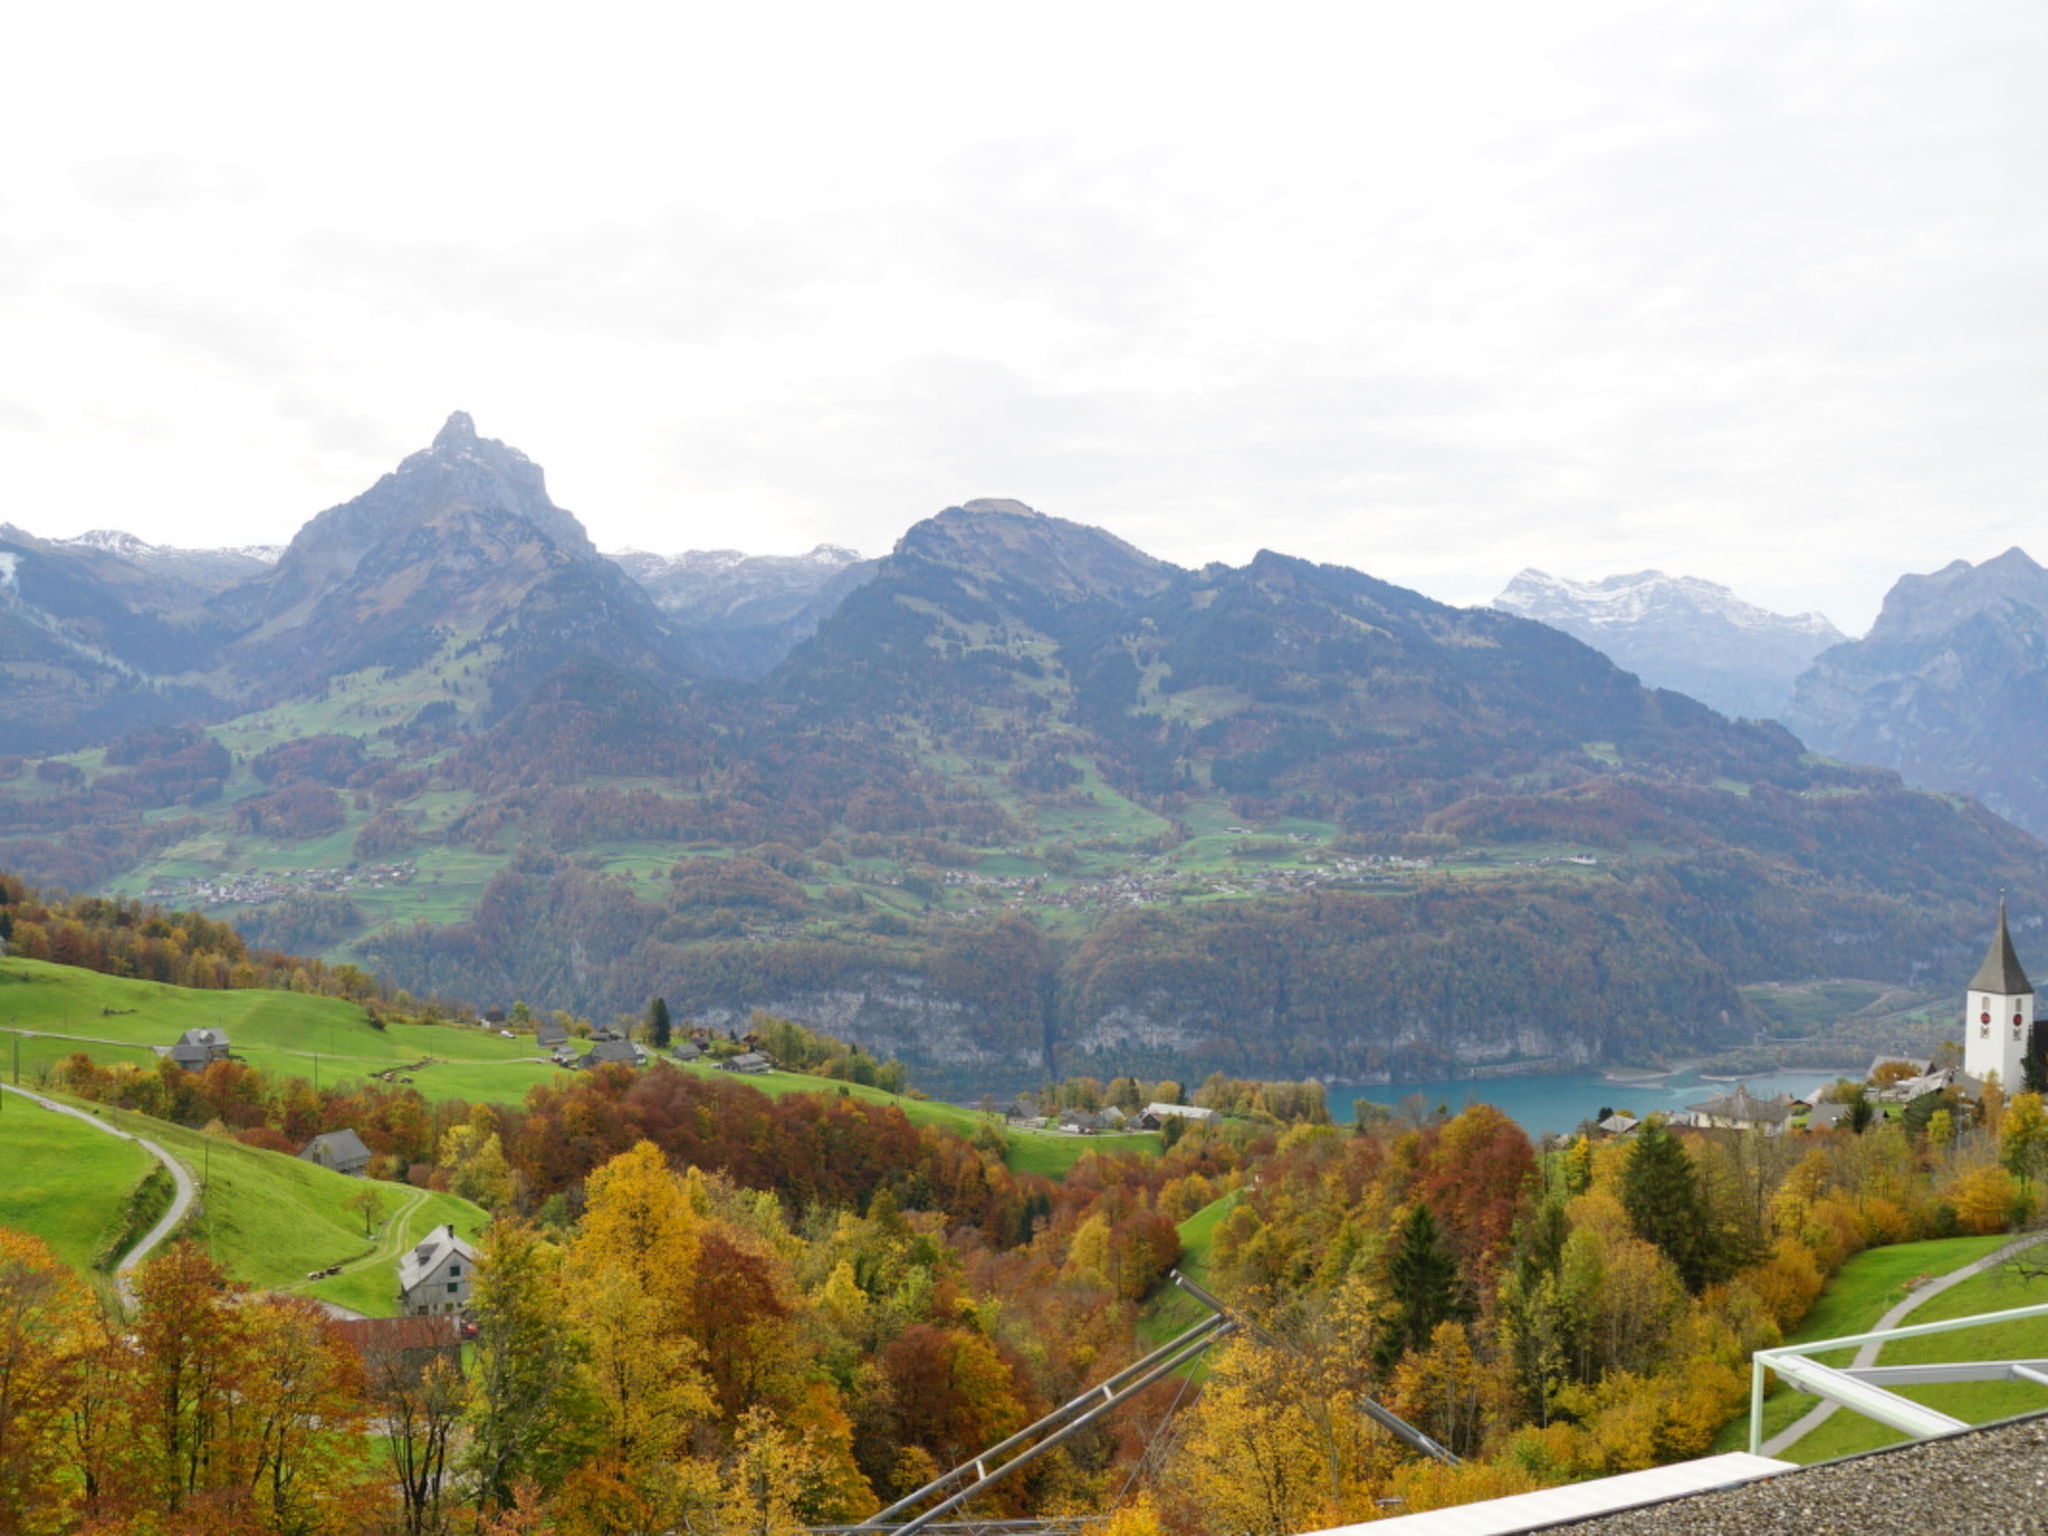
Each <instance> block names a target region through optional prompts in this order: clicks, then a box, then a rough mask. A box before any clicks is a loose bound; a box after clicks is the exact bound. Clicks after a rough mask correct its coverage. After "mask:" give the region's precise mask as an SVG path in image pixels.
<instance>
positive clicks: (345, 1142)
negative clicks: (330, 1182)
mask: <svg viewBox="0 0 2048 1536" xmlns="http://www.w3.org/2000/svg"><path fill="white" fill-rule="evenodd" d="M371 1155H372V1154H371V1152H370V1149H369V1148H368V1147H366V1146H364V1145H363V1138H362V1137H360V1136H358V1135H357V1134H356V1133H355V1132H354V1131H324V1132H322V1133H321V1134H320V1135H318V1136H315V1137H314V1138H313V1139H312V1140H311V1141H309V1142H307V1143H306V1145H305V1147H304V1148H303V1149H302V1150H301V1151H300V1152H299V1157H300V1159H301V1160H302V1161H304V1162H308V1163H318V1164H319V1165H320V1166H321V1167H322V1168H331V1169H333V1170H334V1171H335V1172H336V1173H345V1174H347V1175H348V1176H349V1177H350V1178H354V1179H359V1178H361V1177H362V1176H363V1171H364V1170H365V1169H366V1168H368V1167H369V1166H370V1158H371Z"/></svg>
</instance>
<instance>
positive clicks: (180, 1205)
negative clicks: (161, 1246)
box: [0, 1083, 199, 1307]
mask: <svg viewBox="0 0 2048 1536" xmlns="http://www.w3.org/2000/svg"><path fill="white" fill-rule="evenodd" d="M0 1092H4V1093H11V1094H14V1095H16V1096H17V1097H19V1098H24V1099H27V1100H28V1101H29V1102H30V1103H31V1104H40V1105H41V1106H42V1107H43V1108H44V1109H48V1110H53V1111H55V1112H56V1113H57V1114H60V1115H69V1116H71V1118H72V1119H74V1120H83V1121H84V1122H85V1123H86V1124H87V1125H89V1126H91V1127H92V1128H93V1129H94V1130H96V1131H99V1132H101V1133H102V1134H104V1135H107V1136H112V1137H115V1138H116V1139H118V1140H120V1141H132V1142H134V1143H135V1144H136V1145H137V1146H138V1147H140V1148H142V1150H143V1151H145V1152H147V1153H148V1154H149V1155H150V1156H151V1157H153V1158H155V1159H156V1160H157V1161H158V1162H160V1163H162V1164H163V1165H164V1167H165V1168H167V1169H169V1170H170V1175H171V1182H172V1183H173V1184H174V1185H176V1186H177V1192H176V1194H175V1195H174V1196H173V1197H172V1199H171V1208H170V1209H169V1210H167V1211H165V1212H164V1214H163V1219H162V1220H161V1221H159V1222H158V1223H157V1224H156V1225H155V1226H153V1227H151V1228H150V1229H149V1230H148V1231H147V1232H145V1233H143V1234H142V1239H141V1241H140V1242H138V1243H136V1245H135V1246H134V1247H133V1248H130V1249H129V1250H128V1251H127V1252H126V1253H125V1254H123V1255H122V1256H121V1262H120V1263H118V1264H116V1265H115V1266H114V1286H115V1289H117V1290H118V1291H119V1292H120V1293H121V1304H122V1305H123V1306H124V1307H133V1306H134V1305H135V1289H134V1286H133V1283H132V1281H131V1278H130V1277H131V1276H132V1274H133V1272H134V1269H135V1266H136V1265H138V1264H140V1263H141V1262H142V1261H143V1260H144V1259H146V1258H148V1257H149V1255H150V1253H151V1252H152V1251H153V1250H154V1249H155V1248H156V1245H157V1244H158V1243H161V1242H162V1241H163V1240H164V1239H165V1238H167V1237H169V1236H170V1235H171V1234H172V1233H173V1232H175V1231H177V1229H178V1225H179V1223H181V1222H182V1221H184V1219H185V1217H186V1215H187V1214H188V1213H189V1212H190V1211H191V1209H192V1202H193V1201H194V1200H195V1199H197V1198H198V1196H199V1186H198V1185H196V1184H194V1183H193V1182H192V1175H191V1174H189V1173H187V1172H186V1171H185V1165H184V1164H183V1163H181V1162H179V1161H178V1160H177V1159H176V1158H175V1157H173V1156H171V1154H170V1153H168V1152H166V1151H165V1150H164V1149H163V1148H162V1147H160V1146H158V1145H157V1144H156V1143H155V1142H153V1141H151V1140H150V1139H149V1138H148V1137H147V1136H133V1135H130V1134H129V1133H128V1132H127V1131H123V1130H117V1129H116V1128H115V1127H113V1126H111V1125H109V1124H107V1122H106V1121H104V1120H102V1119H100V1118H99V1117H98V1116H97V1115H93V1114H91V1113H89V1112H87V1111H86V1110H83V1109H77V1108H74V1107H73V1106H72V1105H69V1104H60V1103H58V1102H57V1101H56V1100H55V1099H46V1098H44V1097H43V1096H42V1095H41V1094H40V1093H31V1092H30V1091H29V1090H28V1089H26V1088H17V1087H15V1086H14V1085H13V1084H12V1083H0Z"/></svg>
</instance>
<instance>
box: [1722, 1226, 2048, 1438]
mask: <svg viewBox="0 0 2048 1536" xmlns="http://www.w3.org/2000/svg"><path fill="white" fill-rule="evenodd" d="M2042 1242H2048V1232H2030V1233H2028V1234H2027V1235H2026V1236H2025V1237H2021V1238H2017V1239H2015V1240H2014V1241H2012V1242H2010V1243H2007V1244H2006V1245H2005V1246H2004V1247H2002V1248H2000V1249H1999V1250H1998V1251H1997V1252H1996V1253H1988V1254H1986V1255H1985V1256H1984V1257H1983V1258H1981V1259H1976V1260H1973V1261H1972V1262H1970V1263H1968V1264H1965V1265H1963V1267H1962V1268H1960V1269H1952V1270H1950V1271H1949V1272H1948V1273H1947V1274H1945V1275H1943V1276H1941V1277H1940V1278H1939V1279H1935V1280H1930V1281H1928V1282H1927V1283H1926V1284H1925V1285H1923V1286H1921V1287H1920V1288H1919V1289H1918V1290H1916V1291H1914V1292H1913V1294H1912V1295H1910V1296H1908V1297H1907V1298H1906V1299H1905V1300H1904V1301H1902V1302H1900V1303H1899V1304H1898V1305H1897V1306H1895V1307H1893V1308H1892V1309H1891V1310H1890V1311H1889V1312H1887V1313H1885V1315H1884V1316H1883V1317H1880V1318H1879V1319H1878V1320H1877V1321H1876V1322H1875V1323H1874V1324H1872V1325H1871V1326H1870V1327H1869V1328H1865V1329H1860V1330H1858V1331H1859V1332H1863V1333H1879V1332H1882V1331H1883V1330H1884V1329H1887V1328H1896V1327H1898V1326H1899V1325H1900V1324H1901V1323H1903V1322H1905V1320H1906V1318H1907V1317H1908V1316H1910V1315H1911V1314H1912V1313H1913V1312H1914V1311H1915V1310H1917V1309H1918V1308H1919V1307H1921V1306H1923V1305H1925V1304H1926V1303H1927V1302H1930V1301H1932V1300H1934V1298H1935V1297H1937V1296H1939V1295H1940V1294H1941V1293H1942V1292H1943V1291H1945V1290H1947V1289H1948V1288H1949V1287H1950V1286H1954V1285H1961V1284H1962V1283H1963V1282H1964V1281H1965V1280H1967V1279H1969V1278H1970V1277H1971V1276H1972V1275H1981V1274H1983V1273H1984V1271H1985V1270H1987V1269H1990V1268H1991V1267H1992V1266H1993V1265H1995V1264H2003V1263H2004V1262H2005V1261H2006V1260H2007V1259H2009V1258H2011V1257H2012V1256H2013V1255H2014V1254H2016V1253H2020V1252H2022V1251H2024V1250H2025V1249H2028V1248H2032V1247H2033V1246H2034V1245H2035V1244H2037V1243H2042ZM1883 1350H1884V1340H1882V1339H1879V1340H1877V1341H1875V1342H1874V1343H1870V1344H1865V1345H1864V1346H1863V1347H1862V1348H1860V1349H1858V1350H1857V1351H1856V1358H1855V1360H1854V1361H1853V1362H1852V1364H1851V1369H1861V1368H1862V1367H1864V1366H1871V1365H1875V1364H1877V1357H1878V1355H1879V1354H1880V1353H1882V1352H1883ZM1840 1406H1841V1405H1840V1404H1839V1403H1834V1402H1828V1401H1822V1402H1818V1403H1815V1404H1814V1405H1813V1407H1811V1408H1809V1409H1807V1411H1806V1412H1805V1414H1803V1415H1802V1416H1801V1417H1799V1418H1797V1419H1795V1420H1794V1421H1793V1422H1792V1423H1790V1424H1788V1425H1786V1426H1785V1428H1783V1429H1781V1430H1779V1431H1778V1432H1777V1433H1776V1434H1775V1435H1773V1436H1771V1438H1770V1439H1768V1440H1766V1441H1765V1442H1764V1443H1763V1446H1762V1448H1761V1449H1762V1451H1763V1454H1764V1455H1766V1456H1782V1455H1784V1453H1785V1452H1786V1451H1788V1450H1790V1449H1791V1448H1792V1447H1793V1446H1795V1445H1797V1444H1798V1443H1799V1442H1800V1441H1801V1440H1804V1439H1805V1438H1806V1437H1807V1436H1808V1435H1810V1434H1812V1433H1813V1431H1815V1430H1816V1429H1818V1428H1820V1426H1821V1425H1823V1424H1825V1423H1826V1422H1827V1421H1828V1420H1829V1419H1830V1418H1832V1417H1833V1416H1834V1412H1835V1410H1836V1409H1837V1408H1838V1407H1840Z"/></svg>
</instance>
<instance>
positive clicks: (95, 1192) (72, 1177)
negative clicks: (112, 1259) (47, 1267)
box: [0, 1093, 156, 1270]
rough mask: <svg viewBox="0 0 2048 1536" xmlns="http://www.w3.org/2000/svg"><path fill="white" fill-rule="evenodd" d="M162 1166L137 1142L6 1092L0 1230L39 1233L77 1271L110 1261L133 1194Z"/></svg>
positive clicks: (0, 1144)
mask: <svg viewBox="0 0 2048 1536" xmlns="http://www.w3.org/2000/svg"><path fill="white" fill-rule="evenodd" d="M155 1166H156V1159H155V1158H153V1157H151V1156H150V1155H149V1154H148V1153H147V1152H145V1151H143V1150H142V1148H140V1147H138V1146H137V1145H135V1143H134V1142H132V1141H118V1140H116V1139H115V1138H114V1137H112V1136H108V1135H106V1134H104V1133H102V1132H100V1131H96V1130H94V1129H93V1128H92V1127H91V1126H89V1125H86V1124H84V1123H83V1122H81V1121H79V1120H76V1119H74V1118H73V1117H72V1116H70V1115H64V1114H58V1113H57V1112H56V1111H54V1110H48V1109H45V1108H43V1107H42V1105H40V1104H37V1103H35V1102H34V1101H32V1100H29V1099H24V1098H20V1097H18V1096H17V1095H15V1094H11V1093H8V1094H0V1169H5V1170H6V1178H5V1180H4V1181H0V1227H12V1228H14V1229H15V1230H16V1231H18V1232H33V1233H34V1234H35V1235H36V1236H37V1237H40V1238H42V1239H44V1240H45V1241H46V1242H48V1243H49V1245H50V1246H51V1247H52V1248H54V1249H55V1250H56V1251H57V1256H58V1257H59V1258H61V1259H62V1260H63V1261H64V1262H65V1263H67V1264H69V1265H70V1266H71V1267H72V1268H73V1269H78V1270H84V1269H89V1268H91V1267H92V1265H94V1264H95V1263H97V1262H98V1261H99V1260H100V1259H102V1258H104V1257H107V1256H108V1249H109V1248H110V1247H111V1246H112V1245H113V1244H114V1243H115V1242H116V1241H117V1240H118V1239H119V1238H120V1236H121V1232H122V1227H123V1225H124V1222H123V1217H124V1214H125V1212H126V1209H127V1203H128V1196H129V1194H130V1193H131V1192H132V1191H133V1190H134V1188H135V1186H136V1185H137V1184H139V1183H141V1182H142V1179H143V1176H144V1175H145V1174H147V1173H148V1172H149V1170H150V1169H152V1168H154V1167H155Z"/></svg>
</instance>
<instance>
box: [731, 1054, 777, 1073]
mask: <svg viewBox="0 0 2048 1536" xmlns="http://www.w3.org/2000/svg"><path fill="white" fill-rule="evenodd" d="M718 1065H719V1067H720V1069H721V1070H723V1071H726V1072H772V1071H774V1070H775V1063H774V1062H772V1061H770V1060H769V1059H768V1058H767V1057H766V1056H765V1055H763V1054H762V1053H761V1052H760V1051H742V1052H740V1054H739V1055H737V1056H728V1057H727V1058H726V1059H725V1060H724V1061H721V1062H720V1063H719V1064H718Z"/></svg>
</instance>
